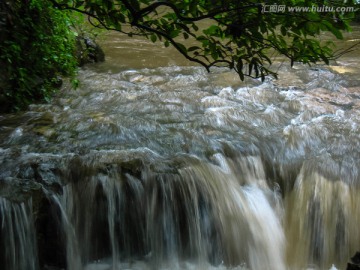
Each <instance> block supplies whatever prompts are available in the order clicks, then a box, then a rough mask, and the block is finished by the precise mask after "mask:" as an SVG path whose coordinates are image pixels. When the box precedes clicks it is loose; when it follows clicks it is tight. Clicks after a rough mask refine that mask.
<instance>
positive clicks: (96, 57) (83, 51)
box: [76, 36, 105, 66]
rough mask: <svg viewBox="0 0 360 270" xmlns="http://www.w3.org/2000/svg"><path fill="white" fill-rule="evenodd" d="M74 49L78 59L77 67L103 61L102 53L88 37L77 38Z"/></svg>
mask: <svg viewBox="0 0 360 270" xmlns="http://www.w3.org/2000/svg"><path fill="white" fill-rule="evenodd" d="M76 47H77V52H76V58H77V59H78V63H79V66H83V65H85V64H88V63H97V62H103V61H105V54H104V51H103V50H102V49H101V47H100V46H99V45H98V44H97V43H96V42H95V41H94V40H93V39H91V38H89V37H86V36H78V37H77V39H76Z"/></svg>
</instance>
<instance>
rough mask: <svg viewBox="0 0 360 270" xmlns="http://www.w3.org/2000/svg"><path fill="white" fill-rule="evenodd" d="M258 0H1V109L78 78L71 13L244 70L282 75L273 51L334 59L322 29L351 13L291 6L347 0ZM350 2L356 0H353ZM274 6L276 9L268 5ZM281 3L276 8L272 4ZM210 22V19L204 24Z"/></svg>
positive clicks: (343, 22) (341, 25) (309, 59)
mask: <svg viewBox="0 0 360 270" xmlns="http://www.w3.org/2000/svg"><path fill="white" fill-rule="evenodd" d="M266 5H267V7H266V8H267V9H264V6H263V5H262V4H260V3H259V1H255V0H244V1H239V0H229V1H223V0H197V1H194V0H181V1H180V0H174V1H152V0H116V1H111V0H87V1H80V0H71V1H70V0H26V1H23V0H9V1H2V2H0V15H1V17H0V18H1V19H0V51H1V54H0V106H1V111H11V110H18V109H24V108H26V106H27V105H28V104H30V103H32V102H34V101H44V100H45V101H46V100H48V99H49V98H50V97H51V96H52V94H53V93H54V91H55V90H54V89H56V87H57V86H58V85H59V83H60V82H61V81H60V80H59V76H74V75H75V74H76V66H77V64H78V60H77V59H79V57H78V56H77V55H76V53H75V52H76V47H77V46H79V43H77V42H76V34H75V32H74V28H73V27H72V21H71V18H70V16H69V14H70V13H69V12H72V11H76V12H78V13H81V14H85V15H86V16H88V18H89V21H90V23H91V24H93V25H94V26H95V27H97V28H103V29H112V30H116V31H119V32H123V33H126V34H127V35H129V36H133V35H142V36H145V37H147V38H148V39H150V40H151V41H153V42H163V43H164V45H165V46H170V45H172V46H174V47H175V48H176V49H177V50H178V51H179V52H180V53H181V54H183V55H184V57H186V58H187V59H188V60H190V61H193V62H196V63H198V64H200V65H202V66H204V67H205V68H206V69H207V70H210V68H211V67H214V66H221V67H228V68H230V69H234V70H235V71H236V72H237V73H238V74H239V76H240V79H242V80H243V79H244V77H245V76H250V77H259V78H261V79H264V78H265V77H266V76H268V75H274V76H276V73H275V72H274V71H272V70H271V68H270V65H271V59H270V58H269V51H272V52H275V53H279V54H282V55H284V56H286V57H288V58H289V61H290V63H294V62H297V61H299V62H303V63H315V62H318V61H323V62H325V63H328V62H329V61H330V60H331V59H332V58H334V57H335V56H334V54H333V52H332V49H331V44H329V43H326V44H324V43H321V42H320V41H319V40H318V39H317V35H318V34H319V33H320V32H321V31H329V32H331V33H332V34H333V35H334V36H335V37H336V38H340V39H341V38H342V33H341V31H342V30H345V31H347V30H349V29H350V28H349V22H350V19H351V18H352V17H353V16H354V14H353V13H351V12H347V13H341V12H338V13H337V12H295V13H294V12H293V13H289V12H287V11H286V10H285V11H284V10H282V9H281V10H280V9H279V7H280V6H282V7H284V6H285V7H287V6H295V5H296V6H304V7H306V6H310V7H311V6H322V5H328V6H334V5H335V6H336V5H344V4H343V1H334V0H333V1H328V0H317V1H308V0H298V1H293V0H281V1H275V0H274V1H272V0H270V1H266ZM347 5H348V6H349V5H351V4H350V3H347ZM271 7H272V9H270V8H271ZM274 7H276V10H275V9H274ZM204 22H206V23H204Z"/></svg>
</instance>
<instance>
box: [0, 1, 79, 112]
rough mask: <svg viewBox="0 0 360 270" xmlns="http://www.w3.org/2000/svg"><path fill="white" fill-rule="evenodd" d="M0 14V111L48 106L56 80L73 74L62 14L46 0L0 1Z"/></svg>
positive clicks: (70, 35)
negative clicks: (38, 103) (36, 104)
mask: <svg viewBox="0 0 360 270" xmlns="http://www.w3.org/2000/svg"><path fill="white" fill-rule="evenodd" d="M0 12H1V16H0V17H1V21H0V51H1V54H0V104H1V106H2V107H1V111H9V110H19V109H24V108H26V106H27V105H28V104H30V103H32V102H34V101H47V100H49V99H50V97H51V96H52V95H53V93H54V91H55V89H56V88H57V87H58V86H59V84H61V77H60V76H64V75H65V76H74V75H75V72H76V67H77V61H76V58H75V57H74V52H75V51H74V49H75V35H74V32H73V31H72V30H71V29H70V23H71V22H70V19H69V16H68V12H64V11H60V10H59V9H57V8H54V6H53V5H52V3H51V2H49V1H47V0H28V1H23V0H11V1H1V3H0Z"/></svg>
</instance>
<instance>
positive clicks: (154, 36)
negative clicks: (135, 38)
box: [150, 34, 157, 43]
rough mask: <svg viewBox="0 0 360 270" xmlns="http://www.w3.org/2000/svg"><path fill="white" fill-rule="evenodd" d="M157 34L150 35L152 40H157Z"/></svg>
mask: <svg viewBox="0 0 360 270" xmlns="http://www.w3.org/2000/svg"><path fill="white" fill-rule="evenodd" d="M156 39H157V38H156V35H155V34H152V35H151V36H150V40H151V41H152V42H154V43H155V42H156Z"/></svg>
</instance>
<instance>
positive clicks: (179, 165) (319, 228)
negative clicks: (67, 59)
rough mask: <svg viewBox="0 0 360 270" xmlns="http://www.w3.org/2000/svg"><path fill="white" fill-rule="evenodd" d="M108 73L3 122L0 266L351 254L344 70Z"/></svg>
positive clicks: (351, 97) (193, 263)
mask: <svg viewBox="0 0 360 270" xmlns="http://www.w3.org/2000/svg"><path fill="white" fill-rule="evenodd" d="M121 42H123V41H122V40H121ZM111 46H114V44H112V45H111ZM115 47H116V46H115ZM110 60H111V57H110ZM113 63H114V61H112V62H111V61H110V63H106V62H105V63H104V64H99V65H94V66H88V67H87V68H84V69H82V70H81V71H80V74H79V78H80V80H81V86H80V88H79V89H78V90H77V91H69V90H68V89H67V88H66V87H64V89H63V90H62V93H61V95H59V96H58V97H57V98H55V99H54V101H53V102H52V103H51V105H32V106H31V107H30V109H29V111H27V112H24V113H22V114H17V115H2V116H0V138H1V144H0V164H1V169H0V222H1V223H0V225H1V227H0V228H1V230H0V248H1V249H0V264H1V265H4V266H5V268H4V269H6V270H19V269H20V270H22V269H26V270H27V269H30V270H38V269H41V270H42V269H68V270H103V269H104V270H105V269H111V270H119V269H133V270H135V269H136V270H148V269H149V270H154V269H164V270H165V269H178V270H180V269H181V270H182V269H184V270H185V269H189V270H190V269H204V270H210V269H214V270H215V269H216V270H225V269H238V270H260V269H261V270H263V269H265V270H285V269H289V270H300V269H322V270H325V269H329V268H330V267H331V265H332V264H335V265H336V266H337V267H338V268H339V269H345V267H346V263H347V261H348V259H349V258H350V257H351V256H352V255H353V254H354V253H355V251H357V250H359V249H360V230H359V226H358V224H360V196H359V187H360V186H359V183H360V179H359V177H360V176H359V171H358V164H359V161H360V152H359V149H360V137H359V134H360V133H359V131H360V127H359V125H360V115H359V108H360V99H359V98H360V90H359V89H360V88H359V85H360V81H359V79H358V78H357V75H356V74H357V72H359V68H358V67H357V64H356V63H355V64H353V63H352V62H351V61H350V60H347V61H344V63H342V65H341V66H332V67H329V68H326V67H321V66H318V67H316V68H308V67H303V66H301V65H298V66H295V67H294V68H292V69H291V68H289V67H287V66H284V65H283V66H280V67H279V72H280V80H270V79H269V80H267V81H265V82H264V83H261V82H260V81H258V80H248V81H246V82H244V83H241V82H239V80H238V78H237V77H236V74H234V73H232V72H228V71H226V70H222V69H217V70H216V69H214V70H213V71H212V73H210V74H208V73H206V72H205V71H204V70H203V69H201V68H198V67H178V66H173V67H154V68H151V69H149V68H140V67H137V69H129V68H128V67H125V66H121V65H120V68H119V67H117V68H114V64H113ZM145 64H146V63H145ZM281 78H283V79H281Z"/></svg>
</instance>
